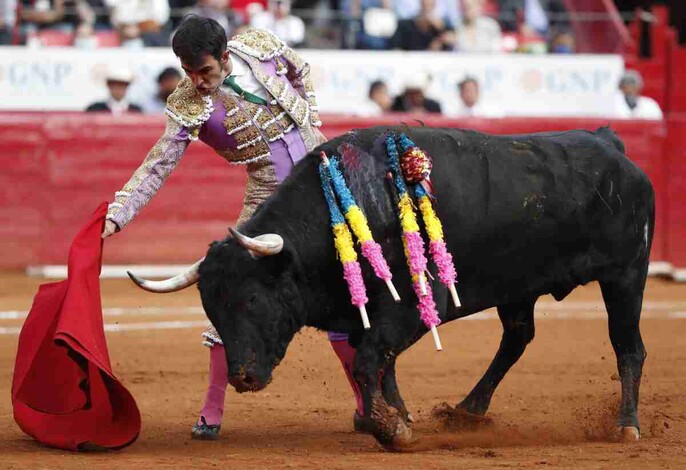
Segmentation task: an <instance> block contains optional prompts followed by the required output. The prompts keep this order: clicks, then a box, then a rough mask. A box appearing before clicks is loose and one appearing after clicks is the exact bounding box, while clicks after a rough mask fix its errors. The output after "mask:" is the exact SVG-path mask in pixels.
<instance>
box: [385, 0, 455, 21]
mask: <svg viewBox="0 0 686 470" xmlns="http://www.w3.org/2000/svg"><path fill="white" fill-rule="evenodd" d="M460 2H461V0H436V12H435V13H436V16H438V17H439V18H447V19H448V21H449V22H450V24H451V25H453V26H455V25H457V24H459V23H460V21H461V20H462V13H461V12H460ZM393 9H394V10H395V14H396V15H397V16H398V19H399V20H410V19H412V18H414V17H415V16H417V15H419V11H420V10H421V9H422V2H421V0H394V1H393Z"/></svg>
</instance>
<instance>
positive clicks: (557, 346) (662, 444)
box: [0, 273, 686, 469]
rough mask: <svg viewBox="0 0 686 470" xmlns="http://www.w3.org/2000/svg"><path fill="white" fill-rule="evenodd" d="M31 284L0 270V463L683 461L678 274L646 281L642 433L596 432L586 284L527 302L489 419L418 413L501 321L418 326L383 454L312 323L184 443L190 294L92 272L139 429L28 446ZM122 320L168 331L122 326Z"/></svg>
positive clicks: (199, 361) (198, 361) (477, 366)
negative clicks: (451, 425) (210, 437)
mask: <svg viewBox="0 0 686 470" xmlns="http://www.w3.org/2000/svg"><path fill="white" fill-rule="evenodd" d="M41 282H42V281H40V280H36V279H29V278H26V277H24V276H22V275H17V274H12V273H3V274H0V314H4V315H1V316H0V468H17V469H19V468H21V469H26V468H31V469H40V468H50V469H53V468H89V469H94V468H107V469H111V468H171V467H174V468H195V469H203V468H212V467H222V466H226V467H228V466H231V467H234V466H235V467H238V468H243V467H263V468H344V467H345V468H349V467H355V468H365V469H374V468H389V467H396V468H408V467H412V468H420V467H421V468H470V469H477V468H494V467H498V468H507V467H510V468H514V467H516V468H520V467H535V468H553V467H555V468H575V469H580V468H593V469H596V468H686V452H685V450H686V449H685V446H686V397H685V396H684V388H685V387H684V386H685V385H686V380H685V379H684V376H686V349H685V348H684V346H683V344H684V343H683V341H684V340H683V338H684V336H686V286H679V285H675V284H672V283H668V282H664V281H660V280H651V281H650V282H649V286H648V289H647V295H646V302H645V305H644V312H643V320H642V323H641V326H642V333H643V338H644V341H645V344H646V347H647V349H648V360H647V361H646V365H645V368H644V379H643V385H642V388H641V399H640V408H639V414H640V417H641V422H642V433H643V439H642V440H641V441H640V442H638V443H635V444H620V443H614V442H610V440H609V439H608V438H607V430H608V429H609V428H608V425H609V424H611V421H612V420H611V418H612V415H611V414H610V413H611V412H612V411H611V410H612V409H613V408H614V407H615V406H616V405H617V403H618V392H619V382H617V381H616V380H613V378H616V376H614V374H616V367H615V358H614V353H613V352H612V349H611V347H610V344H609V340H608V336H607V322H606V321H605V314H604V310H603V308H604V307H603V305H602V302H601V298H600V294H599V290H598V288H597V286H596V285H590V286H587V287H585V288H583V289H577V291H575V292H574V293H572V295H570V297H569V298H568V299H566V300H565V301H564V302H562V303H558V304H556V303H554V302H553V301H552V299H550V298H545V299H541V300H540V301H539V305H538V306H537V315H536V317H537V325H536V339H535V340H534V341H533V343H532V344H531V345H530V346H529V348H528V349H527V351H526V353H525V354H524V357H523V358H522V359H521V360H520V362H519V363H518V364H517V365H516V366H515V367H514V368H513V369H512V371H511V372H510V373H509V375H508V376H507V377H506V378H505V380H504V381H503V383H502V385H501V386H500V388H499V389H498V391H497V392H496V395H495V397H494V399H493V403H492V406H491V410H490V412H489V415H490V416H491V417H492V418H493V419H494V421H495V424H494V426H492V427H490V428H488V429H485V430H481V431H477V432H464V431H463V432H446V431H439V425H438V423H437V422H436V421H435V420H434V419H432V415H431V410H432V408H433V407H434V406H436V405H438V404H440V403H442V402H444V401H445V402H448V403H451V404H455V403H457V402H458V401H459V400H460V399H461V398H462V397H463V396H464V395H465V394H466V393H467V392H468V391H469V390H470V389H471V387H472V386H473V385H474V384H475V383H476V382H477V380H478V379H479V378H480V377H481V374H482V373H483V372H484V371H485V369H486V367H487V366H488V364H489V362H490V360H491V358H492V357H493V354H494V353H495V351H496V349H497V346H498V342H499V339H500V333H501V329H500V323H499V322H498V320H497V318H494V314H493V313H492V312H491V313H488V314H487V315H482V316H481V319H479V320H459V321H455V322H453V323H450V324H448V325H445V326H442V327H441V328H440V333H441V338H442V340H443V345H444V348H445V351H444V352H442V353H437V352H435V351H434V350H433V344H432V342H431V339H430V338H429V337H425V338H424V339H423V340H422V341H421V342H420V343H419V344H417V345H416V346H415V347H414V348H412V349H411V350H410V351H408V352H406V353H405V354H403V355H402V356H401V357H400V359H399V364H398V368H397V373H398V382H399V385H400V388H401V392H402V393H403V396H404V398H405V401H406V403H407V405H408V407H409V408H410V410H411V411H412V412H413V414H414V416H415V418H416V419H417V423H416V424H415V425H414V426H413V429H414V433H415V436H417V437H421V439H422V440H421V441H420V445H419V446H418V447H419V448H421V450H420V451H417V452H414V453H399V454H392V453H388V452H384V451H382V450H381V449H380V447H379V446H378V445H377V444H376V443H375V441H374V440H373V439H372V438H371V437H369V436H364V435H358V434H355V433H353V431H352V415H353V406H354V404H353V399H352V395H351V393H350V391H349V388H348V384H347V382H346V380H345V377H344V375H343V372H342V370H341V367H340V365H339V363H338V360H337V359H336V357H335V355H334V354H333V351H332V350H331V348H330V347H329V346H328V343H327V341H326V339H325V335H324V334H323V333H321V332H317V331H314V330H311V329H307V330H304V331H303V332H302V333H301V334H299V335H298V336H297V337H296V339H295V341H294V342H293V343H292V344H291V347H290V349H289V351H288V354H287V355H286V359H285V360H284V361H283V363H282V364H281V366H280V367H279V368H278V369H277V370H276V372H275V375H274V381H273V383H272V384H271V385H270V386H269V387H268V388H267V389H266V390H265V391H263V392H261V393H258V394H244V395H238V394H236V393H234V392H233V391H232V390H230V391H229V393H228V394H227V405H226V416H225V422H224V428H223V429H222V434H221V437H220V439H219V440H218V441H216V442H197V441H193V440H191V439H190V428H191V425H192V424H193V422H194V420H195V419H196V413H197V412H198V410H199V408H200V406H201V402H202V398H203V394H204V386H205V381H206V379H207V364H208V363H207V360H208V350H207V349H206V348H203V347H202V346H201V345H200V333H201V331H202V327H201V326H198V325H200V324H201V323H202V321H203V319H204V317H203V315H202V313H201V311H200V309H199V299H198V294H197V291H196V290H195V289H189V290H188V291H186V292H181V293H177V294H169V295H165V296H155V295H153V294H149V293H146V292H142V291H140V290H137V289H136V288H135V287H134V286H132V285H131V284H130V283H129V282H128V281H124V280H106V281H103V284H102V285H103V304H104V307H105V308H106V317H105V322H106V323H107V324H112V325H116V324H118V325H119V327H120V328H121V329H122V330H123V331H113V332H110V333H108V336H107V337H108V342H109V348H110V356H111V357H112V361H113V365H114V370H115V373H116V374H117V375H118V376H119V377H120V378H121V379H122V380H123V382H124V384H125V385H126V386H127V387H128V388H129V390H131V392H132V393H133V395H134V396H135V398H136V400H137V402H138V406H139V408H140V410H141V413H142V417H143V428H142V431H141V435H140V437H139V439H138V441H137V442H135V443H134V444H133V445H132V446H130V447H129V448H127V449H124V450H122V451H116V452H114V451H113V452H89V453H80V454H75V453H69V452H64V451H60V450H54V449H49V448H45V447H44V446H42V445H40V444H38V443H37V442H35V441H33V440H32V439H31V438H29V437H27V436H25V435H23V434H22V433H21V431H20V430H19V428H18V427H17V426H16V424H15V423H14V420H13V418H12V408H11V402H10V386H11V380H12V369H13V366H14V355H15V351H16V346H17V334H16V332H15V330H16V328H17V327H19V326H21V319H11V318H7V317H10V316H12V315H11V314H9V313H7V312H10V311H14V310H18V311H26V310H28V309H29V307H30V305H31V300H32V298H33V295H34V294H35V292H36V290H37V287H38V285H39V284H40V283H41ZM151 307H162V308H159V309H151ZM115 308H119V309H115ZM19 316H21V315H19ZM164 322H166V323H164ZM170 322H174V323H170ZM134 323H151V324H160V323H162V326H165V325H166V326H167V329H148V330H145V331H141V330H135V329H133V328H135V327H131V326H130V325H131V324H134ZM171 326H176V327H177V328H175V329H171V328H169V327H171ZM680 338H681V339H680ZM680 345H681V346H680ZM609 427H610V428H611V426H609Z"/></svg>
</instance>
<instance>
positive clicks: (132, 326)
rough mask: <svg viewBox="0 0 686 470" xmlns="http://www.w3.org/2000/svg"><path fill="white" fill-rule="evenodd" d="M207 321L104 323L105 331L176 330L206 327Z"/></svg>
mask: <svg viewBox="0 0 686 470" xmlns="http://www.w3.org/2000/svg"><path fill="white" fill-rule="evenodd" d="M206 326H207V321H160V322H147V323H106V324H105V331H110V332H120V331H139V330H176V329H181V328H198V327H206Z"/></svg>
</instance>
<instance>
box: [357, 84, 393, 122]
mask: <svg viewBox="0 0 686 470" xmlns="http://www.w3.org/2000/svg"><path fill="white" fill-rule="evenodd" d="M392 104H393V98H391V95H390V94H389V93H388V86H387V85H386V83H385V82H383V81H382V80H374V81H373V82H372V83H371V84H370V85H369V100H368V101H367V102H366V103H364V104H363V105H361V106H356V107H355V109H354V110H353V114H356V115H358V116H380V115H382V114H384V113H388V112H390V111H391V105H392Z"/></svg>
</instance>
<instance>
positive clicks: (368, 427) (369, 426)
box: [353, 411, 376, 434]
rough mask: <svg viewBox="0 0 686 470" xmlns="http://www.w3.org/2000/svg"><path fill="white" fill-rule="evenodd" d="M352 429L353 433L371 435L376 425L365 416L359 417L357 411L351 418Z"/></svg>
mask: <svg viewBox="0 0 686 470" xmlns="http://www.w3.org/2000/svg"><path fill="white" fill-rule="evenodd" d="M353 427H354V428H355V432H359V433H361V434H373V433H374V428H375V427H376V424H375V423H374V421H373V420H372V418H369V417H367V416H361V415H360V414H359V413H358V412H357V411H355V416H354V417H353Z"/></svg>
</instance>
